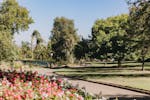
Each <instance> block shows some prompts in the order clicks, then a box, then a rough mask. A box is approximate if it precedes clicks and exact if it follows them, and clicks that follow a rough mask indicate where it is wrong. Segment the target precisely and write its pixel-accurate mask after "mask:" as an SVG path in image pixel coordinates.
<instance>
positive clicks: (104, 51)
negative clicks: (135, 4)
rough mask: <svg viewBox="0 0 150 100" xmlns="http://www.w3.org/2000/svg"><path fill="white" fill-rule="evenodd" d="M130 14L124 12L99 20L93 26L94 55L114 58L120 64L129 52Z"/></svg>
mask: <svg viewBox="0 0 150 100" xmlns="http://www.w3.org/2000/svg"><path fill="white" fill-rule="evenodd" d="M127 20H128V15H126V14H122V15H119V16H115V17H109V18H107V19H105V20H104V19H101V20H97V21H96V22H95V24H94V25H93V27H92V41H93V44H95V47H94V48H95V53H94V55H96V56H98V57H97V58H99V57H100V58H102V59H107V58H114V59H115V60H117V61H118V66H120V65H119V64H120V63H121V61H122V60H123V59H124V57H125V55H126V54H127V53H128V52H129V50H130V48H129V46H128V42H127V40H128V39H127V38H126V36H127V32H126V28H127V27H128V23H127Z"/></svg>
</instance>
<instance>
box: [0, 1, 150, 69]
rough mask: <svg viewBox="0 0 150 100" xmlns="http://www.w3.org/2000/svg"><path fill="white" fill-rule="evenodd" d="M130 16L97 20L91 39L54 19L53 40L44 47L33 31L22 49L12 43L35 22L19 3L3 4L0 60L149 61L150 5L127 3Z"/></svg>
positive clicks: (0, 8) (0, 10)
mask: <svg viewBox="0 0 150 100" xmlns="http://www.w3.org/2000/svg"><path fill="white" fill-rule="evenodd" d="M127 3H128V5H129V14H121V15H117V16H111V17H108V18H106V19H97V20H96V21H95V22H94V24H93V26H92V28H91V36H89V38H88V39H85V38H81V37H79V35H78V34H77V29H76V28H75V25H74V21H73V20H71V19H68V18H65V17H56V18H55V19H54V23H53V28H52V30H51V36H50V38H49V41H48V43H45V41H44V39H42V37H41V34H40V32H38V30H35V31H33V33H32V35H31V41H23V42H22V45H21V47H18V46H17V45H15V43H14V42H13V36H14V34H17V33H19V32H20V31H26V30H28V28H29V25H30V24H32V23H33V22H34V21H33V19H32V18H31V17H30V16H29V11H28V10H27V9H26V8H25V7H22V6H20V5H19V4H18V2H17V1H16V0H5V1H3V2H2V3H1V4H0V60H1V61H3V60H6V61H7V60H14V59H30V60H44V61H55V63H58V62H59V63H62V64H68V63H71V64H72V63H74V62H75V61H80V60H88V59H90V60H92V59H99V60H101V61H102V60H105V61H108V60H113V61H117V62H118V67H121V64H122V61H124V60H134V61H137V60H140V61H141V62H142V70H144V62H145V60H146V59H147V58H150V55H149V47H150V27H149V26H150V2H149V0H128V1H127Z"/></svg>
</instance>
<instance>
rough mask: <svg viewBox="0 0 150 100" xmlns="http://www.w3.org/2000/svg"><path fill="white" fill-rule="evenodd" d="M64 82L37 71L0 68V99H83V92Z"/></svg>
mask: <svg viewBox="0 0 150 100" xmlns="http://www.w3.org/2000/svg"><path fill="white" fill-rule="evenodd" d="M66 84H67V83H66V82H64V81H62V80H61V79H57V80H55V79H52V78H50V77H48V76H43V75H38V73H37V72H34V73H32V72H17V71H7V72H6V71H2V70H0V100H84V95H83V93H81V92H80V91H79V90H78V89H76V88H73V87H72V86H71V85H68V84H67V85H66ZM80 94H82V95H80ZM86 100H90V99H86Z"/></svg>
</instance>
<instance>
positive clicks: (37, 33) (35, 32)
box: [31, 30, 43, 59]
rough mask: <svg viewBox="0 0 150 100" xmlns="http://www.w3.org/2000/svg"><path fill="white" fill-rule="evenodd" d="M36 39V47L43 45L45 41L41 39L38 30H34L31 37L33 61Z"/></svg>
mask: <svg viewBox="0 0 150 100" xmlns="http://www.w3.org/2000/svg"><path fill="white" fill-rule="evenodd" d="M34 39H36V46H37V45H39V44H41V42H43V39H42V38H41V35H40V33H39V32H38V31H37V30H34V31H33V33H32V35H31V50H32V59H33V48H34V47H33V41H34Z"/></svg>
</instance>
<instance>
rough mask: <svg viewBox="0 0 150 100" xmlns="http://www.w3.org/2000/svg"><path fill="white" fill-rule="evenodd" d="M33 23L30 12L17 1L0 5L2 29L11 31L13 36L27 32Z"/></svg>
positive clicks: (5, 0)
mask: <svg viewBox="0 0 150 100" xmlns="http://www.w3.org/2000/svg"><path fill="white" fill-rule="evenodd" d="M31 23H33V20H32V18H31V17H30V16H29V11H28V10H27V9H26V8H25V7H22V6H20V5H19V4H18V2H17V1H16V0H4V1H3V2H2V3H1V5H0V28H1V29H3V30H10V32H11V34H12V35H13V34H14V33H16V32H17V33H19V31H25V30H27V29H28V28H29V25H30V24H31Z"/></svg>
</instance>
